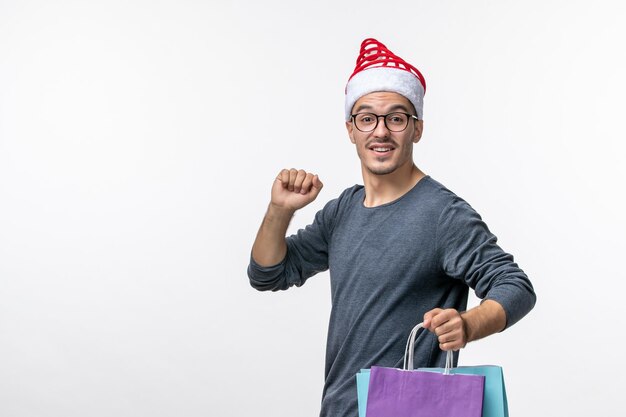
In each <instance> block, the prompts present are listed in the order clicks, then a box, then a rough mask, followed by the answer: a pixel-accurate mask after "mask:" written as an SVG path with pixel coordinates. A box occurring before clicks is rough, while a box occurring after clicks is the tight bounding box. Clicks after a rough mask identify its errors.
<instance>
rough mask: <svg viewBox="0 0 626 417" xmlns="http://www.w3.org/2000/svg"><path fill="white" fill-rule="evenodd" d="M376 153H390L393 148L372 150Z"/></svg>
mask: <svg viewBox="0 0 626 417" xmlns="http://www.w3.org/2000/svg"><path fill="white" fill-rule="evenodd" d="M372 149H373V150H375V151H376V152H389V151H390V150H391V148H372Z"/></svg>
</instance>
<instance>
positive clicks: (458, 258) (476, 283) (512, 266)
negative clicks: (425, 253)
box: [437, 197, 536, 328]
mask: <svg viewBox="0 0 626 417" xmlns="http://www.w3.org/2000/svg"><path fill="white" fill-rule="evenodd" d="M437 250H438V253H439V256H440V259H441V264H442V267H443V271H444V272H445V274H446V275H448V276H450V277H452V278H455V279H461V280H463V281H465V282H466V283H467V285H469V286H470V287H471V288H473V289H474V291H475V293H476V296H478V297H479V298H481V299H490V300H494V301H497V302H498V303H499V304H500V305H501V306H502V307H503V308H504V311H505V312H506V317H507V323H506V327H507V328H508V327H510V326H512V325H513V324H515V323H516V322H517V321H519V320H520V319H521V318H522V317H524V316H525V315H526V314H527V313H528V312H529V311H530V310H531V309H532V308H533V307H534V305H535V301H536V295H535V292H534V289H533V286H532V284H531V282H530V280H529V279H528V276H527V275H526V274H525V273H524V271H522V269H520V267H519V266H518V265H517V263H515V261H514V259H513V255H511V254H509V253H506V252H505V251H503V250H502V248H500V246H498V244H497V238H496V236H495V235H493V234H492V233H491V232H490V231H489V229H488V228H487V225H486V224H485V223H484V222H483V221H482V219H481V217H480V215H479V214H478V213H477V212H476V211H475V210H474V209H473V208H472V207H471V206H470V205H469V204H467V203H466V202H465V201H463V200H462V199H460V198H458V197H457V198H455V199H454V200H453V201H452V202H451V203H450V204H448V206H447V207H446V208H445V209H444V210H443V211H442V213H441V216H440V218H439V222H438V225H437Z"/></svg>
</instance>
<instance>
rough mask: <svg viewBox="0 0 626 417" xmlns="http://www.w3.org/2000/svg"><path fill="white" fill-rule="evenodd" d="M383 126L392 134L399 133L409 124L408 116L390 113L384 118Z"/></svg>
mask: <svg viewBox="0 0 626 417" xmlns="http://www.w3.org/2000/svg"><path fill="white" fill-rule="evenodd" d="M385 124H386V125H387V129H389V130H391V131H392V132H401V131H403V130H404V129H406V126H407V125H408V124H409V116H407V115H406V114H404V113H390V114H388V115H387V116H386V117H385Z"/></svg>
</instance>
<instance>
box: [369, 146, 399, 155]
mask: <svg viewBox="0 0 626 417" xmlns="http://www.w3.org/2000/svg"><path fill="white" fill-rule="evenodd" d="M369 149H370V150H371V151H374V152H376V153H381V154H386V153H389V152H391V151H393V150H394V147H393V146H389V145H375V146H370V147H369Z"/></svg>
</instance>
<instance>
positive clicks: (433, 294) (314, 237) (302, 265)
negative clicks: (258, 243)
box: [248, 176, 535, 417]
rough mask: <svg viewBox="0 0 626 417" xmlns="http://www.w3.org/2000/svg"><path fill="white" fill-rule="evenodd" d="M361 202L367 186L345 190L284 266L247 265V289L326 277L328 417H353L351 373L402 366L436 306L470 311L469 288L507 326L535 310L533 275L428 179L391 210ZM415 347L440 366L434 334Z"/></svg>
mask: <svg viewBox="0 0 626 417" xmlns="http://www.w3.org/2000/svg"><path fill="white" fill-rule="evenodd" d="M364 200H365V190H364V188H363V186H360V185H356V186H354V187H351V188H348V189H347V190H345V191H344V192H343V193H342V194H341V195H340V196H339V198H337V199H334V200H331V201H330V202H328V203H327V204H326V206H325V207H324V208H323V209H322V210H320V211H319V212H318V213H317V214H316V216H315V220H314V222H313V223H312V224H311V225H309V226H307V227H306V228H304V229H302V230H300V231H298V232H297V233H296V234H295V235H292V236H289V237H287V255H286V257H285V259H284V260H283V261H282V262H281V263H280V264H278V265H275V266H272V267H262V266H260V265H258V264H257V263H256V262H254V260H253V259H251V261H250V265H249V267H248V276H249V278H250V283H251V285H252V286H253V287H254V288H256V289H258V290H262V291H263V290H273V291H275V290H285V289H287V288H289V287H291V286H294V285H295V286H301V285H303V284H304V283H305V281H306V280H307V279H308V278H310V277H312V276H313V275H315V274H316V273H318V272H321V271H325V270H329V272H330V281H331V282H330V285H331V297H332V311H331V315H330V322H329V329H328V340H327V346H326V370H325V376H326V379H325V386H324V391H323V395H322V408H321V413H320V416H322V417H356V416H357V415H358V412H357V400H356V384H355V374H356V373H357V372H358V371H359V370H360V369H363V368H369V367H370V366H372V365H379V366H390V367H400V366H402V361H403V356H404V347H405V343H406V339H407V336H408V334H409V332H410V330H411V328H412V327H413V326H414V325H415V324H417V323H419V322H421V321H422V318H423V316H424V313H426V312H427V311H429V310H431V309H433V308H437V307H439V308H455V309H457V310H459V311H464V310H465V309H466V308H467V296H468V289H469V288H472V289H473V290H474V291H475V293H476V295H477V296H478V297H479V298H481V299H491V300H495V301H497V302H498V303H500V304H501V305H502V307H503V308H504V310H505V312H506V317H507V327H509V326H511V325H512V324H514V323H515V322H517V321H518V320H519V319H520V318H522V317H523V316H524V315H525V314H526V313H528V312H529V311H530V310H531V309H532V308H533V306H534V304H535V293H534V290H533V287H532V284H531V283H530V281H529V279H528V277H527V276H526V274H525V273H524V272H523V271H522V270H521V269H520V268H519V267H518V265H517V264H516V263H515V262H514V260H513V256H512V255H510V254H508V253H506V252H504V251H503V250H502V249H501V248H500V247H499V246H498V245H497V243H496V240H497V239H496V237H495V236H494V235H493V234H492V233H491V232H490V231H489V229H488V228H487V226H486V224H485V223H484V222H483V221H482V219H481V217H480V216H479V215H478V213H476V211H474V209H472V208H471V207H470V206H469V204H467V203H466V202H465V201H463V200H462V199H461V198H459V197H457V196H456V195H455V194H454V193H452V192H451V191H449V190H448V189H446V188H445V187H444V186H443V185H441V184H440V183H438V182H437V181H435V180H433V179H432V178H431V177H429V176H427V177H425V178H423V179H422V180H420V181H419V182H418V183H417V185H416V186H415V187H413V189H411V190H410V191H409V192H407V193H406V194H405V195H403V196H402V197H400V198H399V199H397V200H395V201H393V202H390V203H388V204H384V205H381V206H377V207H371V208H368V207H365V206H364V204H363V202H364ZM416 346H417V348H416V351H415V358H416V362H415V366H416V367H433V366H443V365H444V363H445V353H444V352H441V351H440V350H439V348H438V343H437V340H436V338H435V337H434V336H433V335H432V334H430V333H429V332H423V333H422V334H420V336H419V337H418V340H417V342H416Z"/></svg>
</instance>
